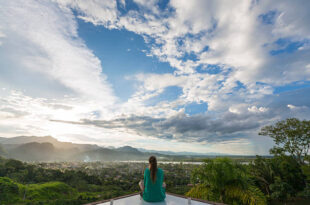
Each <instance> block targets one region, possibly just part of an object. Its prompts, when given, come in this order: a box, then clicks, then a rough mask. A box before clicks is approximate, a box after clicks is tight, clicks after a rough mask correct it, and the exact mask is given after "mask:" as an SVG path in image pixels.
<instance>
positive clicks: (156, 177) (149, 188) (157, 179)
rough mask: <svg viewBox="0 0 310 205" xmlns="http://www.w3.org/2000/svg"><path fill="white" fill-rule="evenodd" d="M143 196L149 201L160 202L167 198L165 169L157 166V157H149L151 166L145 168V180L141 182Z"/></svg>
mask: <svg viewBox="0 0 310 205" xmlns="http://www.w3.org/2000/svg"><path fill="white" fill-rule="evenodd" d="M139 186H140V189H141V191H142V193H141V196H142V197H143V199H144V200H145V201H148V202H159V201H163V200H165V198H166V184H165V182H164V171H163V170H162V169H161V168H157V160H156V157H154V156H151V157H150V158H149V167H148V168H146V169H145V170H144V180H142V181H140V182H139Z"/></svg>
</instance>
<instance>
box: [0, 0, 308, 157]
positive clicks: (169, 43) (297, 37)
mask: <svg viewBox="0 0 310 205" xmlns="http://www.w3.org/2000/svg"><path fill="white" fill-rule="evenodd" d="M309 8H310V4H309V1H306V0H298V1H289V0H287V1H286V0H283V1H281V2H270V1H250V0H249V1H242V2H241V1H240V2H238V3H236V2H229V3H227V1H219V0H217V1H212V0H210V1H204V0H194V1H186V0H184V1H183V0H171V1H163V0H151V1H144V0H131V1H127V0H119V1H112V0H111V1H93V0H90V1H82V0H81V1H79V0H78V1H73V0H72V1H71V0H51V1H49V0H46V1H40V2H38V1H33V2H32V1H27V2H24V1H14V2H12V1H7V2H1V3H0V88H1V89H0V121H1V125H0V136H3V137H13V136H18V135H37V136H44V135H52V136H54V137H56V138H57V139H59V140H62V141H71V142H77V143H96V144H99V145H102V146H115V147H118V146H124V145H130V146H134V147H139V148H145V149H153V150H174V151H195V152H201V153H208V152H221V153H227V154H267V153H268V150H269V149H270V147H271V146H272V140H270V139H269V138H267V137H262V136H258V135H257V133H258V132H259V130H260V128H261V127H262V126H265V125H269V124H273V123H275V122H277V121H278V120H283V119H286V118H288V117H297V118H300V119H309V116H310V115H309V114H310V107H309V106H310V105H309V102H310V94H309V93H310V92H309V89H310V60H309V59H310V26H309V24H308V21H309V19H310V14H309V12H308V10H309ZM75 122H79V123H78V124H77V123H75Z"/></svg>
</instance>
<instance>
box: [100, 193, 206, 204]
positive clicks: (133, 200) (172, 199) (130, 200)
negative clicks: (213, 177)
mask: <svg viewBox="0 0 310 205" xmlns="http://www.w3.org/2000/svg"><path fill="white" fill-rule="evenodd" d="M183 204H184V205H188V204H189V203H188V199H186V198H182V197H177V196H172V195H170V194H166V199H165V201H163V202H153V203H150V202H146V201H144V200H143V199H142V198H141V197H140V195H134V196H129V197H126V198H122V199H115V200H113V205H183ZM190 204H191V205H202V204H204V205H206V204H207V203H204V202H199V201H194V200H191V203H190ZM98 205H110V202H105V203H101V204H98ZM209 205H211V204H209Z"/></svg>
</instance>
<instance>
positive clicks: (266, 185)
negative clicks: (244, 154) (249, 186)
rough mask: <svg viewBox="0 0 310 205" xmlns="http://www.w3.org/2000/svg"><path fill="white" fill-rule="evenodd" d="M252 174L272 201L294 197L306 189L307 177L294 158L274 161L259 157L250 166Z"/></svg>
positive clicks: (278, 158)
mask: <svg viewBox="0 0 310 205" xmlns="http://www.w3.org/2000/svg"><path fill="white" fill-rule="evenodd" d="M250 172H251V175H252V177H253V179H254V180H255V182H256V184H257V185H258V187H259V188H260V189H261V190H262V191H263V192H264V193H265V194H266V195H267V197H268V198H269V199H272V200H274V199H277V200H286V199H288V198H290V197H294V196H296V195H297V193H298V192H300V191H302V190H303V189H304V188H305V187H306V181H305V179H306V177H305V175H304V174H303V171H302V169H301V166H300V164H299V163H298V162H297V161H296V160H295V158H293V157H292V156H277V157H274V158H272V159H265V158H262V157H259V156H258V157H257V159H255V160H254V162H253V163H251V164H250Z"/></svg>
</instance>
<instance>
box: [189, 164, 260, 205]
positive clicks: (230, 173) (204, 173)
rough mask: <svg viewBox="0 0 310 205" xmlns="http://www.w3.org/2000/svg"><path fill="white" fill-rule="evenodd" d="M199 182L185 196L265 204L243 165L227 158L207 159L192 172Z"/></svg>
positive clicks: (231, 202)
mask: <svg viewBox="0 0 310 205" xmlns="http://www.w3.org/2000/svg"><path fill="white" fill-rule="evenodd" d="M192 181H193V183H199V185H198V186H195V187H194V188H192V190H190V191H189V192H188V193H187V196H190V197H198V198H202V199H206V200H211V201H220V202H225V203H229V204H233V203H236V204H266V198H265V196H264V194H263V193H262V192H261V191H260V190H259V189H258V188H257V187H256V186H254V184H253V183H252V181H251V180H250V178H249V176H248V174H247V171H246V169H245V166H242V165H240V164H237V163H234V162H233V161H232V160H231V159H228V158H217V159H214V160H211V159H207V160H205V163H204V164H203V165H201V166H200V167H199V168H198V169H196V170H194V172H193V174H192Z"/></svg>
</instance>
